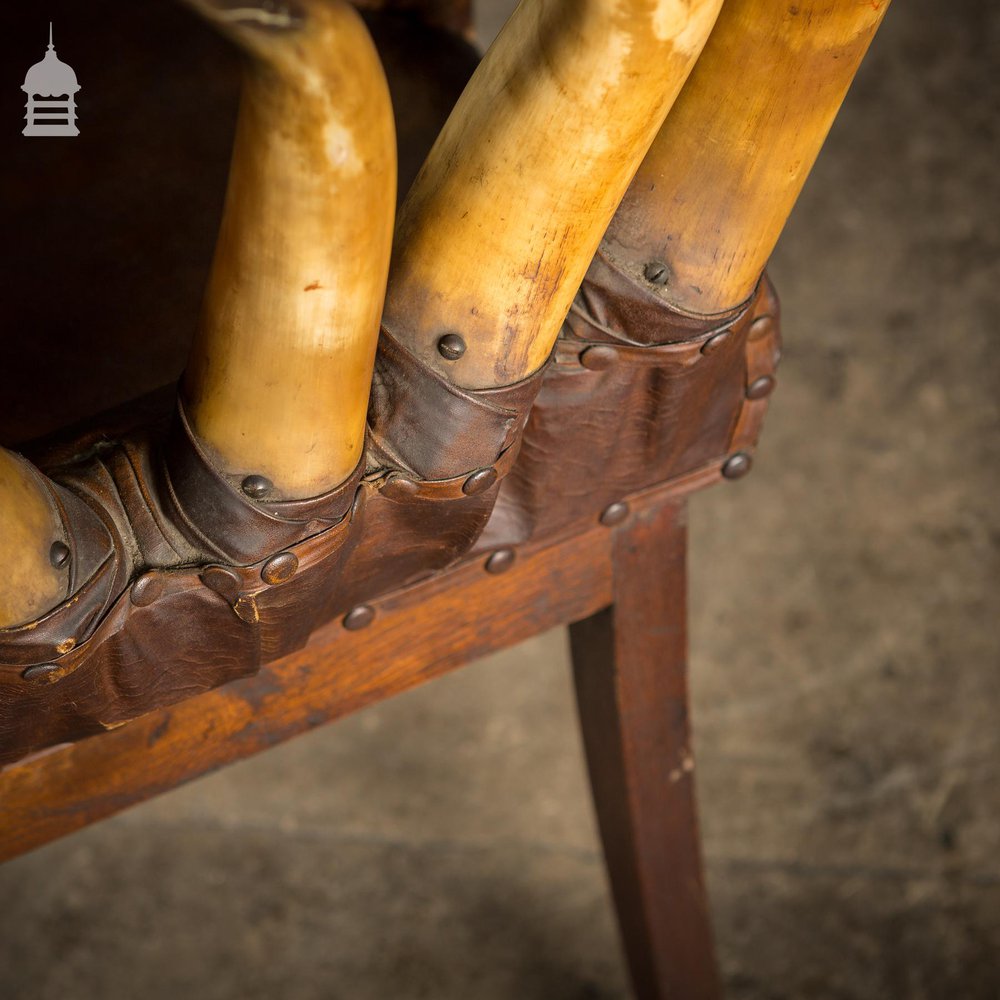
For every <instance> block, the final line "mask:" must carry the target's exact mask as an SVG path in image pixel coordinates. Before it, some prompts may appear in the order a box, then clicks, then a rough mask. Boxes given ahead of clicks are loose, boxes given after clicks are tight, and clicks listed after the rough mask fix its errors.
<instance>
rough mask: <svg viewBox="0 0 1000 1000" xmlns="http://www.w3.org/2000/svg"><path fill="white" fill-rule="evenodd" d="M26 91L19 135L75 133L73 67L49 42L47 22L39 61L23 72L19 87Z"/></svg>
mask: <svg viewBox="0 0 1000 1000" xmlns="http://www.w3.org/2000/svg"><path fill="white" fill-rule="evenodd" d="M21 90H23V91H24V92H25V93H26V94H27V95H28V103H27V106H26V114H25V119H26V120H27V125H25V127H24V129H23V131H22V135H79V134H80V130H79V129H78V128H77V127H76V99H75V95H76V93H77V91H78V90H80V84H79V82H78V81H77V79H76V73H75V72H73V67H72V66H69V65H67V64H66V63H64V62H63V61H62V60H61V59H60V58H59V57H58V56H57V55H56V50H55V46H54V45H53V44H52V25H51V23H50V24H49V47H48V50H47V51H46V53H45V57H44V58H43V59H42V61H41V62H37V63H35V65H34V66H32V67H31V69H29V70H28V72H27V73H26V74H25V77H24V84H23V85H22V87H21Z"/></svg>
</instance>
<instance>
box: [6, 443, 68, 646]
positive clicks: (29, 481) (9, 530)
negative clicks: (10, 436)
mask: <svg viewBox="0 0 1000 1000" xmlns="http://www.w3.org/2000/svg"><path fill="white" fill-rule="evenodd" d="M61 538H62V525H61V524H60V522H59V517H58V514H57V513H56V512H55V510H54V509H53V507H52V503H51V502H50V500H49V498H48V497H47V496H46V493H45V489H44V487H43V486H42V485H41V484H40V483H39V481H38V478H37V477H36V476H35V475H33V474H32V472H31V470H30V469H29V468H28V467H27V463H25V462H23V461H21V460H19V459H18V458H16V457H15V456H14V455H12V454H11V453H10V452H9V451H6V450H4V449H3V448H0V573H2V576H0V628H8V627H10V626H11V625H21V624H23V623H24V622H29V621H31V620H33V619H35V618H38V617H40V616H41V615H43V614H45V613H46V612H47V611H49V610H50V609H52V608H53V607H55V606H56V605H57V604H59V603H60V602H61V601H62V600H64V599H65V597H66V588H67V579H68V577H67V574H66V572H65V571H64V570H62V569H60V554H59V551H58V549H53V543H54V542H58V540H59V539H61ZM67 551H68V550H67Z"/></svg>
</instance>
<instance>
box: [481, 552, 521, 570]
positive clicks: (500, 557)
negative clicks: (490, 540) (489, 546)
mask: <svg viewBox="0 0 1000 1000" xmlns="http://www.w3.org/2000/svg"><path fill="white" fill-rule="evenodd" d="M514 558H515V556H514V550H513V549H497V550H496V552H494V553H493V554H492V555H491V556H490V557H489V559H487V560H486V572H487V573H494V574H495V573H506V572H507V570H509V569H510V568H511V566H513V565H514Z"/></svg>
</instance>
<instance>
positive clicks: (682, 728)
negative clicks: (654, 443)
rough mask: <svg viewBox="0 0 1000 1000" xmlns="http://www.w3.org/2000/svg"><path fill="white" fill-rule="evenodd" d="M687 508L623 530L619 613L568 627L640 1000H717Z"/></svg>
mask: <svg viewBox="0 0 1000 1000" xmlns="http://www.w3.org/2000/svg"><path fill="white" fill-rule="evenodd" d="M686 514H687V511H686V505H685V503H684V501H683V500H681V501H673V502H670V503H667V504H665V505H662V506H660V507H658V508H655V509H653V510H645V511H640V512H638V513H634V514H632V515H631V516H630V517H629V518H628V519H627V520H626V521H624V522H623V523H622V524H621V525H620V526H619V527H617V528H615V538H614V542H613V545H612V558H613V594H614V603H613V605H612V606H611V607H610V608H606V609H605V610H603V611H600V612H598V613H597V614H595V615H593V616H591V617H590V618H587V619H585V620H584V621H581V622H578V623H577V624H575V625H572V626H571V627H570V641H571V648H572V654H573V670H574V675H575V680H576V693H577V702H578V706H579V712H580V721H581V725H582V729H583V741H584V747H585V750H586V756H587V765H588V769H589V771H590V782H591V787H592V789H593V795H594V803H595V806H596V810H597V817H598V823H599V826H600V830H601V838H602V840H603V843H604V854H605V859H606V862H607V866H608V873H609V876H610V880H611V887H612V893H613V895H614V900H615V905H616V908H617V910H618V920H619V926H620V928H621V933H622V937H623V939H624V945H625V951H626V954H627V957H628V962H629V966H630V969H631V974H632V981H633V985H634V987H635V992H636V996H637V997H638V998H640V1000H663V998H666V997H670V998H678V1000H708V998H716V997H718V996H719V982H718V976H717V973H716V969H715V961H714V957H713V948H712V928H711V922H710V919H709V912H708V901H707V897H706V894H705V887H704V879H703V876H702V864H701V850H700V846H699V837H698V819H697V812H696V808H695V796H694V771H693V758H692V756H691V744H690V730H689V721H688V717H689V712H688V694H687V662H686V659H687V635H686V606H685V605H686V583H687V581H686V535H687V532H686V528H687V523H686Z"/></svg>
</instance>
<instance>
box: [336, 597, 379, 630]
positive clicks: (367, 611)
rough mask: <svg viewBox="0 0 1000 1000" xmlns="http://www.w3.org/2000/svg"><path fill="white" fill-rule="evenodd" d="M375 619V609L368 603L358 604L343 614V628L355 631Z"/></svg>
mask: <svg viewBox="0 0 1000 1000" xmlns="http://www.w3.org/2000/svg"><path fill="white" fill-rule="evenodd" d="M374 620H375V609H374V608H373V607H372V606H371V605H370V604H359V605H358V606H357V607H356V608H351V610H350V611H348V612H347V614H346V615H344V628H346V629H350V630H351V631H352V632H356V631H357V630H358V629H359V628H365V627H366V626H367V625H371V623H372V622H373V621H374Z"/></svg>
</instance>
